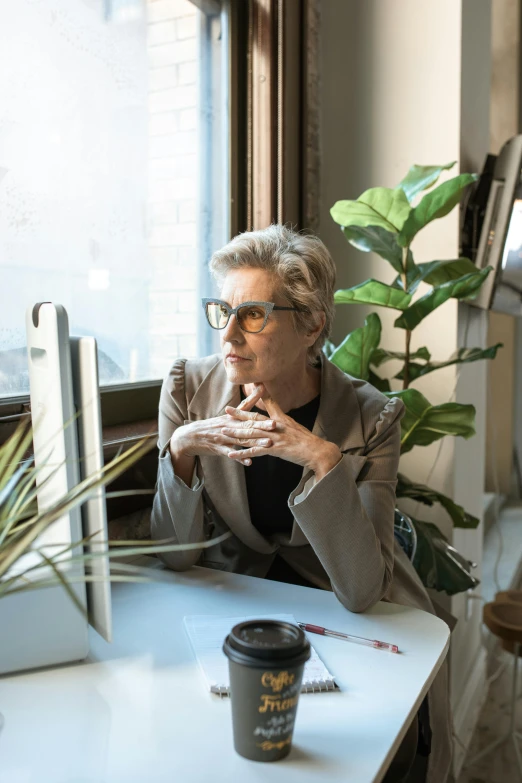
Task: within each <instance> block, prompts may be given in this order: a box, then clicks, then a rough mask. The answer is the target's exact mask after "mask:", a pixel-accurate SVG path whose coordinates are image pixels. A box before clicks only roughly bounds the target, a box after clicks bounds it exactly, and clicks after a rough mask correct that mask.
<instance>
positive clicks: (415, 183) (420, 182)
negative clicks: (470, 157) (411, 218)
mask: <svg viewBox="0 0 522 783" xmlns="http://www.w3.org/2000/svg"><path fill="white" fill-rule="evenodd" d="M456 162H457V161H456V160H454V161H453V162H452V163H446V164H445V165H444V166H417V165H416V164H414V165H413V166H412V167H411V168H410V170H409V171H408V173H407V174H406V176H405V177H404V179H403V180H401V181H400V182H399V184H398V186H397V187H399V188H402V189H403V190H404V192H405V193H406V198H407V199H408V201H410V202H411V201H413V199H414V198H415V196H416V195H417V194H418V193H422V191H423V190H427V189H428V188H431V186H432V185H434V184H435V183H436V181H437V180H438V178H439V177H440V175H441V174H442V172H443V171H447V170H448V169H451V168H453V166H454V165H455V163H456Z"/></svg>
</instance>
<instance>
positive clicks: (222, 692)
mask: <svg viewBox="0 0 522 783" xmlns="http://www.w3.org/2000/svg"><path fill="white" fill-rule="evenodd" d="M338 690H339V686H338V685H337V683H336V682H335V681H334V680H311V682H309V683H307V684H306V685H304V684H303V686H302V688H301V693H324V692H325V691H338ZM210 691H211V693H215V694H217V695H218V696H219V697H220V698H221V699H223V698H224V697H226V696H230V691H229V689H228V686H227V685H212V686H211V688H210Z"/></svg>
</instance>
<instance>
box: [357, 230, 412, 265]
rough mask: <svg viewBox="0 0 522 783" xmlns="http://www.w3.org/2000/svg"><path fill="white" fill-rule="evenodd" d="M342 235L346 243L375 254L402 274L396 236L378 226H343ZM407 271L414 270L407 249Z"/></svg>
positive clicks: (399, 250) (400, 249) (400, 256)
mask: <svg viewBox="0 0 522 783" xmlns="http://www.w3.org/2000/svg"><path fill="white" fill-rule="evenodd" d="M343 234H344V236H345V237H346V239H347V240H348V242H349V243H350V244H351V245H353V246H354V247H356V248H357V249H358V250H362V251H363V252H365V253H377V255H379V256H381V258H384V259H385V261H388V262H389V263H390V264H391V265H392V267H393V268H394V269H395V271H396V272H397V273H398V274H399V275H400V274H401V272H402V252H403V249H402V247H401V246H400V245H399V244H398V243H397V239H396V234H392V232H391V231H386V229H384V228H380V227H379V226H344V227H343ZM407 269H416V267H415V264H414V262H413V256H412V254H411V250H409V249H408V260H407Z"/></svg>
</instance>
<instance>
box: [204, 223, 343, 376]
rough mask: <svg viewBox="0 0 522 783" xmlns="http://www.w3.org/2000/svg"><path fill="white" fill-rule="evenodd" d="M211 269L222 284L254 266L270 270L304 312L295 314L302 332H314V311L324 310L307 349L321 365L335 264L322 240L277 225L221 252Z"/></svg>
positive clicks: (328, 330)
mask: <svg viewBox="0 0 522 783" xmlns="http://www.w3.org/2000/svg"><path fill="white" fill-rule="evenodd" d="M209 267H210V271H211V273H212V276H213V278H214V279H215V280H216V281H217V283H218V285H220V286H221V285H222V283H223V281H224V279H225V277H226V275H227V272H228V271H229V270H230V269H239V268H241V267H250V268H255V269H265V270H266V271H267V272H270V273H271V274H272V275H274V276H275V277H276V278H277V280H278V281H279V282H280V284H281V294H282V295H283V296H284V297H285V298H286V299H287V300H288V302H289V303H290V305H291V306H292V307H298V308H299V309H300V310H303V311H304V312H300V313H292V316H293V318H294V324H295V327H296V329H297V330H298V331H302V332H306V331H308V330H309V329H313V327H314V326H315V324H316V321H315V318H314V312H317V311H318V310H322V311H323V312H324V314H325V316H326V321H325V324H324V327H323V330H322V332H321V334H320V335H319V337H318V338H317V340H316V341H315V343H314V344H313V345H312V346H310V348H309V349H308V361H309V362H310V364H315V363H316V362H317V360H318V358H319V356H320V354H321V351H322V348H323V346H324V344H325V342H326V340H327V339H328V337H329V336H330V333H331V330H332V324H333V319H334V314H335V305H334V288H335V264H334V262H333V259H332V257H331V255H330V253H329V252H328V250H327V248H326V246H325V245H324V244H323V242H321V240H320V239H319V237H316V236H313V235H311V234H298V233H297V232H296V231H293V230H292V229H291V228H287V226H282V225H277V224H276V225H272V226H268V228H263V229H260V230H259V231H245V232H244V233H243V234H238V235H237V236H236V237H234V239H232V240H231V241H230V242H228V244H226V245H225V247H223V248H221V250H217V251H216V252H215V253H214V255H213V256H212V258H211V260H210V264H209Z"/></svg>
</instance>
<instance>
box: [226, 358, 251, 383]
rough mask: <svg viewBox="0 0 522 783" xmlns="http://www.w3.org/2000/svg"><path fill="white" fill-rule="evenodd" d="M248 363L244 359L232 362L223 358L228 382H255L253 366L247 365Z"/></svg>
mask: <svg viewBox="0 0 522 783" xmlns="http://www.w3.org/2000/svg"><path fill="white" fill-rule="evenodd" d="M249 364H250V362H246V361H245V362H237V363H234V364H232V363H231V362H229V361H227V360H226V359H225V371H226V373H227V378H228V380H229V381H230V383H241V384H244V383H255V375H254V368H253V367H249V366H248V365H249ZM242 365H243V366H242Z"/></svg>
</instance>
